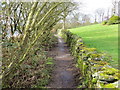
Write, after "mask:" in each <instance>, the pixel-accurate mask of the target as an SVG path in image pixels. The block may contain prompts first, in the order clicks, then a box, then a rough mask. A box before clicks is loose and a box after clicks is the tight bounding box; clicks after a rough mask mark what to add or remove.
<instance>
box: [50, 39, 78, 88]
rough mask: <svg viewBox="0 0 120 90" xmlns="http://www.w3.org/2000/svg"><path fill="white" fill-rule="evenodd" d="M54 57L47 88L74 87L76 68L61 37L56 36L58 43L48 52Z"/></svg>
mask: <svg viewBox="0 0 120 90" xmlns="http://www.w3.org/2000/svg"><path fill="white" fill-rule="evenodd" d="M49 53H50V55H51V56H53V57H54V59H55V67H54V70H53V74H52V80H51V82H50V83H49V85H48V87H49V88H75V86H76V85H75V75H76V68H75V64H74V61H73V60H74V58H73V57H72V56H71V55H70V52H69V48H68V47H67V45H66V44H65V43H64V41H63V39H62V38H60V37H58V44H57V45H56V47H54V49H53V50H52V51H50V52H49Z"/></svg>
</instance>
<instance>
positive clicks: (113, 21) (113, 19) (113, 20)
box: [107, 15, 120, 25]
mask: <svg viewBox="0 0 120 90" xmlns="http://www.w3.org/2000/svg"><path fill="white" fill-rule="evenodd" d="M119 23H120V17H119V16H114V15H113V16H112V17H111V18H110V19H109V20H108V23H107V24H108V25H112V24H119Z"/></svg>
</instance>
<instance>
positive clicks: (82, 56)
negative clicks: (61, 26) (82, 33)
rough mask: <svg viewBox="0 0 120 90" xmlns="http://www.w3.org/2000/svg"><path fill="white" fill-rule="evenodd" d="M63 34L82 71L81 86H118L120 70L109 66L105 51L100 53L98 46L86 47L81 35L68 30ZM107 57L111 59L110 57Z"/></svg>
mask: <svg viewBox="0 0 120 90" xmlns="http://www.w3.org/2000/svg"><path fill="white" fill-rule="evenodd" d="M62 35H63V38H65V41H66V43H67V44H68V46H69V47H70V51H71V53H72V55H73V56H74V57H75V59H76V60H77V65H76V67H77V68H79V69H80V70H81V73H82V76H81V77H80V79H82V80H81V83H80V85H79V86H78V87H79V88H118V82H120V74H119V72H120V71H119V70H117V69H115V68H113V67H111V66H109V63H108V62H106V61H107V60H106V56H105V54H104V53H100V52H99V53H98V52H97V50H96V48H88V47H86V46H85V45H84V43H83V40H82V38H81V37H78V36H77V35H74V34H72V33H71V32H69V31H67V30H66V31H63V32H62ZM107 59H108V60H110V58H109V57H107Z"/></svg>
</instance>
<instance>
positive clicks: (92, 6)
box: [80, 0, 112, 14]
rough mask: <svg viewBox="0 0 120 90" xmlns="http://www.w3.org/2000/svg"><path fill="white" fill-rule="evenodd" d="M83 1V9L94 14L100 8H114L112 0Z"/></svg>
mask: <svg viewBox="0 0 120 90" xmlns="http://www.w3.org/2000/svg"><path fill="white" fill-rule="evenodd" d="M80 1H82V2H83V7H82V11H83V12H84V13H86V14H93V13H94V11H95V10H96V9H98V8H103V9H105V10H107V9H108V8H112V0H80Z"/></svg>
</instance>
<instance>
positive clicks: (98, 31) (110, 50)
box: [70, 24, 118, 68]
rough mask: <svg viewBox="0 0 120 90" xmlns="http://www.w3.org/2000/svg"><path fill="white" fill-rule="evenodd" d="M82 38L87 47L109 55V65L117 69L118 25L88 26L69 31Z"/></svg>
mask: <svg viewBox="0 0 120 90" xmlns="http://www.w3.org/2000/svg"><path fill="white" fill-rule="evenodd" d="M70 31H71V32H72V33H74V34H77V35H79V36H80V37H82V38H83V40H84V43H85V45H86V46H87V47H92V48H97V50H98V51H99V52H105V53H107V54H108V55H111V56H112V58H113V60H112V61H110V64H111V65H112V66H113V67H116V68H117V67H118V25H101V24H95V25H89V26H83V27H79V28H73V29H70Z"/></svg>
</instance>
